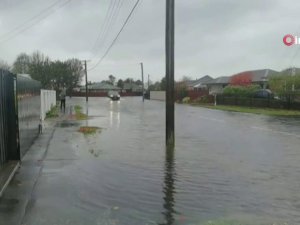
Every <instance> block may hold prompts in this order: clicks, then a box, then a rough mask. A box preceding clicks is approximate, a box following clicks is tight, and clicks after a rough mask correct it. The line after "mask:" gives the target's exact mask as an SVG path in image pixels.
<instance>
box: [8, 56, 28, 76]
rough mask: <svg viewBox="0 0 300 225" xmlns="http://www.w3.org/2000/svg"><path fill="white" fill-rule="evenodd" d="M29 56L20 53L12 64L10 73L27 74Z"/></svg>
mask: <svg viewBox="0 0 300 225" xmlns="http://www.w3.org/2000/svg"><path fill="white" fill-rule="evenodd" d="M29 65H30V56H29V55H27V54H26V53H21V54H19V55H18V56H17V58H16V60H15V62H14V63H13V68H12V71H13V72H14V73H25V74H28V73H29Z"/></svg>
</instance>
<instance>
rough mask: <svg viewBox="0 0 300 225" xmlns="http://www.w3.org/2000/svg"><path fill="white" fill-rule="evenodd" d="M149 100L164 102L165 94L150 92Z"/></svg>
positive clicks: (163, 92) (162, 92)
mask: <svg viewBox="0 0 300 225" xmlns="http://www.w3.org/2000/svg"><path fill="white" fill-rule="evenodd" d="M150 100H159V101H165V100H166V92H165V91H150Z"/></svg>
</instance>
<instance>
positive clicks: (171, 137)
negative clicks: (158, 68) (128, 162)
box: [166, 0, 175, 147]
mask: <svg viewBox="0 0 300 225" xmlns="http://www.w3.org/2000/svg"><path fill="white" fill-rule="evenodd" d="M174 9H175V0H166V146H167V147H174V145H175V133H174V129H175V125H174V123H175V118H174V117H175V116H174V101H175V97H174V43H175V38H174V36H175V35H174V28H175V24H174V16H175V15H174V14H175V12H174Z"/></svg>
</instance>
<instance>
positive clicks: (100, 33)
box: [91, 0, 115, 51]
mask: <svg viewBox="0 0 300 225" xmlns="http://www.w3.org/2000/svg"><path fill="white" fill-rule="evenodd" d="M114 4H115V0H112V1H110V2H109V6H108V9H107V11H106V15H105V17H104V20H103V23H102V25H101V29H100V32H99V34H98V36H97V38H96V41H95V43H94V45H93V48H92V49H91V51H92V50H93V49H95V48H96V46H97V43H98V42H99V40H100V39H101V38H102V35H103V31H104V27H106V21H107V20H108V18H109V17H110V15H111V10H113V8H114Z"/></svg>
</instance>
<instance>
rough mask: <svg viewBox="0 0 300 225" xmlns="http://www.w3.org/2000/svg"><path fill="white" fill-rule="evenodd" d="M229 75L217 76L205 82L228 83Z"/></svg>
mask: <svg viewBox="0 0 300 225" xmlns="http://www.w3.org/2000/svg"><path fill="white" fill-rule="evenodd" d="M229 80H230V77H217V78H215V79H212V80H210V81H207V82H205V84H228V83H229Z"/></svg>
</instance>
